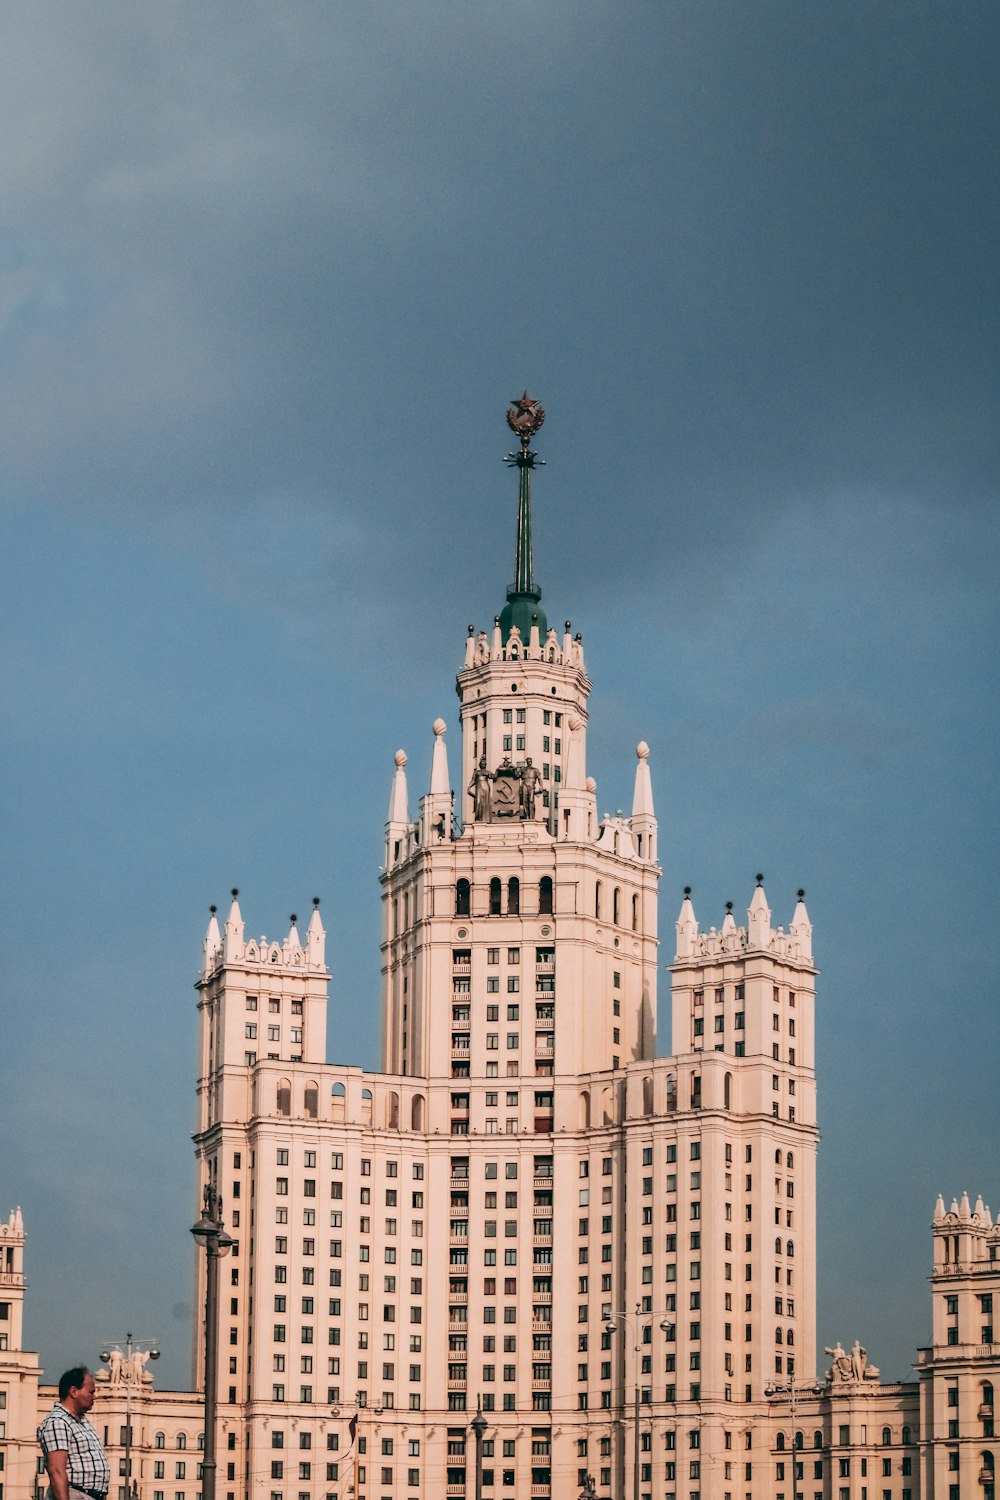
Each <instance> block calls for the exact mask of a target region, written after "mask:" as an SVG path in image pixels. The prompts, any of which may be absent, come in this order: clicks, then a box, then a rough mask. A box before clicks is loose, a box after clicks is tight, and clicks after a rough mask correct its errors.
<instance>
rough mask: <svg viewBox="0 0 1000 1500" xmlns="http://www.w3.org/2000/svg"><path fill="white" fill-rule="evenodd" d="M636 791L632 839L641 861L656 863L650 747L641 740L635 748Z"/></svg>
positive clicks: (633, 797)
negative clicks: (646, 860)
mask: <svg viewBox="0 0 1000 1500" xmlns="http://www.w3.org/2000/svg"><path fill="white" fill-rule="evenodd" d="M635 754H636V762H637V763H636V768H635V789H634V791H633V793H632V837H633V840H634V843H635V848H636V853H637V854H638V856H639V858H640V859H648V860H649V861H650V863H652V864H655V862H656V817H655V815H654V812H653V783H652V781H651V780H650V776H649V746H648V745H647V744H646V741H645V740H640V741H639V743H638V744H637V745H636V747H635Z"/></svg>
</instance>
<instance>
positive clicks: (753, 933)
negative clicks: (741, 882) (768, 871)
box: [747, 873, 771, 948]
mask: <svg viewBox="0 0 1000 1500" xmlns="http://www.w3.org/2000/svg"><path fill="white" fill-rule="evenodd" d="M747 941H748V942H749V944H750V947H751V948H768V947H770V944H771V908H770V907H769V906H768V904H767V897H766V896H765V894H764V877H763V875H761V874H759V873H758V875H757V886H756V889H755V890H754V893H753V900H752V901H751V902H750V906H749V908H748V910H747Z"/></svg>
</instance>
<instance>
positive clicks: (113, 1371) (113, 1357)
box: [104, 1349, 123, 1385]
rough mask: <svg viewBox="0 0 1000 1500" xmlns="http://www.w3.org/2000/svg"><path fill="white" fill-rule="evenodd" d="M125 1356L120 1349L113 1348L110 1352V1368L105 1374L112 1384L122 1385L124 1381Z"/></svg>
mask: <svg viewBox="0 0 1000 1500" xmlns="http://www.w3.org/2000/svg"><path fill="white" fill-rule="evenodd" d="M122 1363H123V1356H122V1351H121V1350H120V1349H112V1350H110V1351H109V1353H108V1369H107V1374H106V1375H105V1376H104V1378H105V1380H107V1381H110V1383H111V1384H112V1385H120V1384H121V1381H122Z"/></svg>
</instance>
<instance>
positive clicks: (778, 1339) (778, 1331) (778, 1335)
mask: <svg viewBox="0 0 1000 1500" xmlns="http://www.w3.org/2000/svg"><path fill="white" fill-rule="evenodd" d="M774 1342H775V1343H776V1344H780V1343H781V1329H780V1328H776V1329H775V1330H774Z"/></svg>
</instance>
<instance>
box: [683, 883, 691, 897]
mask: <svg viewBox="0 0 1000 1500" xmlns="http://www.w3.org/2000/svg"><path fill="white" fill-rule="evenodd" d="M684 894H685V896H690V894H691V887H690V886H689V885H686V886H685V887H684Z"/></svg>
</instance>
